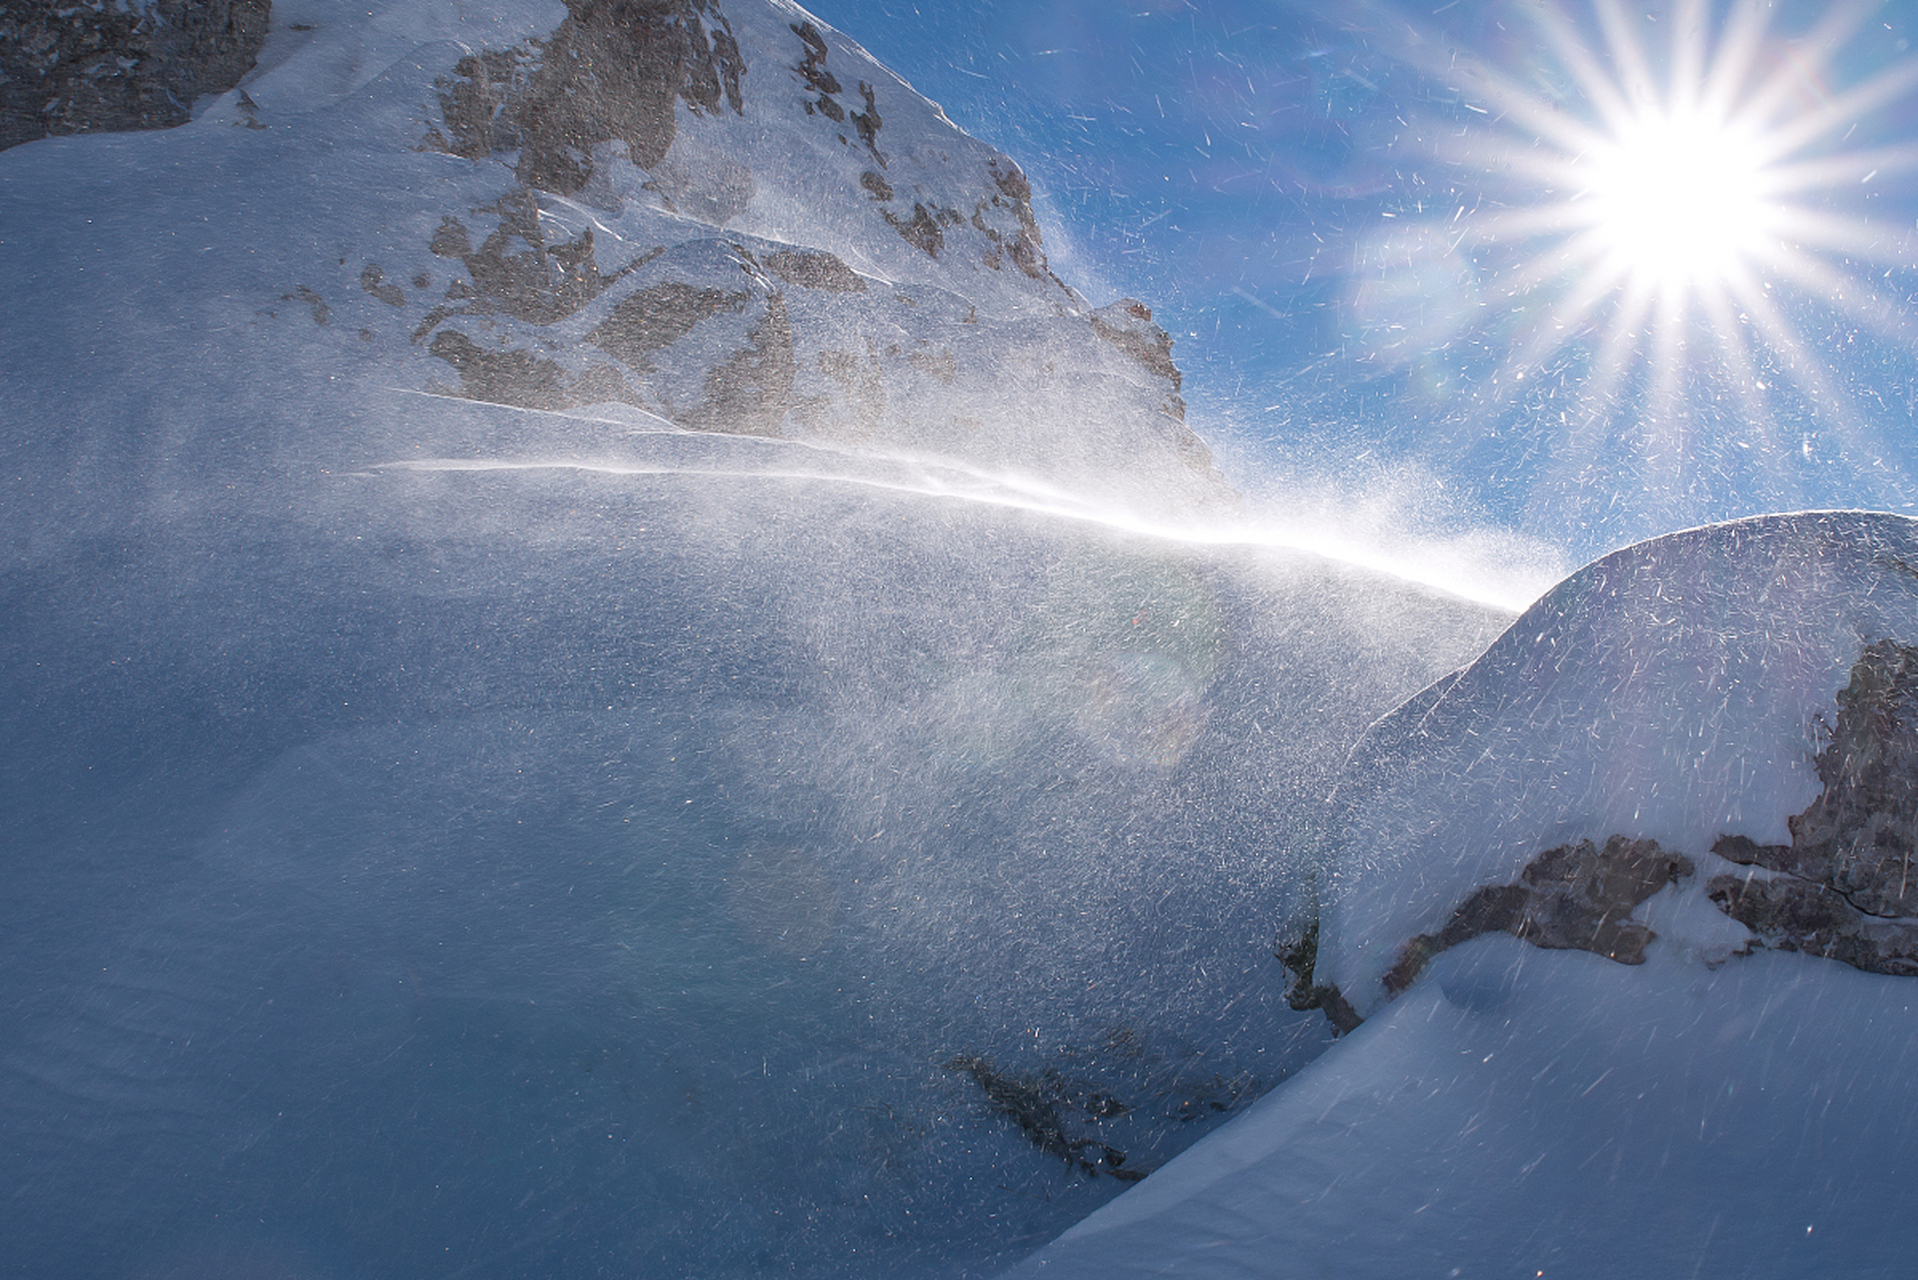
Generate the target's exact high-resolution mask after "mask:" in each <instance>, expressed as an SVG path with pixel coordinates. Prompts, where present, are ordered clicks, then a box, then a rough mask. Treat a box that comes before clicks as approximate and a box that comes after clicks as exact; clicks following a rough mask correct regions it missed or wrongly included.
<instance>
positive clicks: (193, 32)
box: [0, 0, 270, 151]
mask: <svg viewBox="0 0 1918 1280" xmlns="http://www.w3.org/2000/svg"><path fill="white" fill-rule="evenodd" d="M269 7H270V6H269V0H147V2H145V3H134V4H127V3H125V0H119V2H118V3H111V4H110V3H107V2H106V0H81V2H77V3H73V4H57V3H53V2H52V0H24V2H23V3H10V4H8V5H7V6H6V7H5V8H4V9H0V151H4V150H5V149H6V148H8V147H16V146H19V145H20V144H21V143H23V142H32V141H33V140H34V139H35V138H44V137H47V136H48V135H49V134H62V133H93V132H97V131H118V130H130V129H167V128H171V127H173V126H175V125H181V124H185V123H186V122H187V120H188V119H190V118H191V112H192V107H193V101H194V99H196V98H199V97H201V96H203V95H206V94H217V93H225V92H226V91H227V90H228V89H231V88H232V87H233V86H234V85H235V84H238V83H239V81H240V77H242V76H244V75H245V74H246V73H247V72H248V71H250V70H252V69H253V60H254V58H255V57H256V56H257V55H258V53H259V52H260V45H261V44H262V43H263V42H264V41H265V39H266V28H267V12H268V9H269Z"/></svg>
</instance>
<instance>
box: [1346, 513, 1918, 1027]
mask: <svg viewBox="0 0 1918 1280" xmlns="http://www.w3.org/2000/svg"><path fill="white" fill-rule="evenodd" d="M1915 644H1918V523H1914V522H1913V521H1911V520H1908V519H1905V518H1903V517H1899V516H1890V515H1873V514H1860V513H1812V514H1803V515H1789V516H1768V517H1763V518H1757V519H1751V520H1745V521H1740V522H1737V523H1733V524H1728V525H1719V526H1713V527H1709V528H1703V529H1694V530H1690V531H1688V532H1684V533H1677V534H1672V535H1669V536H1667V537H1663V538H1658V539H1654V540H1652V541H1649V542H1645V543H1641V544H1639V545H1636V546H1633V547H1629V548H1626V549H1624V550H1622V551H1618V552H1616V553H1614V554H1612V555H1609V556H1606V557H1605V558H1603V559H1601V560H1599V561H1597V562H1596V563H1594V564H1592V565H1590V566H1588V567H1587V568H1585V569H1583V570H1581V571H1580V572H1578V573H1577V574H1574V575H1573V576H1572V577H1570V578H1568V579H1567V580H1566V581H1565V582H1563V583H1562V584H1560V585H1559V586H1558V587H1557V588H1555V589H1554V590H1553V591H1551V592H1550V593H1549V594H1547V595H1546V596H1545V597H1544V598H1543V599H1541V600H1540V601H1539V602H1538V603H1537V604H1535V605H1534V606H1533V607H1532V608H1531V609H1530V610H1528V611H1527V612H1526V613H1525V614H1524V615H1523V616H1521V617H1520V618H1519V620H1518V621H1517V622H1515V623H1514V624H1513V625H1512V626H1511V627H1510V629H1508V630H1507V631H1506V632H1505V634H1504V635H1503V636H1502V637H1501V638H1500V639H1499V640H1498V641H1497V642H1496V643H1495V644H1493V645H1492V647H1491V648H1490V649H1489V650H1488V651H1487V652H1486V653H1485V654H1484V655H1483V656H1482V657H1481V658H1480V659H1479V660H1478V661H1477V662H1475V663H1474V664H1473V665H1472V666H1470V667H1468V668H1467V669H1466V670H1464V671H1462V672H1460V673H1459V674H1457V675H1456V676H1453V677H1450V678H1448V679H1446V680H1444V681H1441V682H1439V683H1438V684H1436V685H1434V686H1432V687H1431V688H1430V689H1428V690H1426V691H1425V692H1424V693H1422V694H1420V695H1419V696H1418V697H1416V698H1414V699H1412V700H1411V701H1409V702H1408V703H1406V704H1405V705H1404V706H1402V707H1400V708H1399V709H1398V710H1397V711H1395V712H1394V713H1393V714H1392V715H1390V716H1388V717H1386V718H1385V719H1384V720H1383V721H1381V722H1380V723H1379V724H1378V725H1376V726H1375V727H1374V728H1373V729H1372V730H1371V732H1370V733H1369V734H1368V735H1367V737H1366V739H1365V740H1364V741H1363V742H1362V743H1361V744H1360V746H1359V747H1358V748H1357V750H1356V751H1355V752H1354V754H1353V758H1352V760H1351V761H1350V762H1349V763H1348V766H1347V770H1346V774H1345V778H1344V781H1343V782H1342V783H1341V788H1340V801H1341V804H1342V808H1343V813H1344V832H1343V836H1342V843H1341V846H1340V849H1339V852H1338V853H1337V854H1336V855H1335V859H1334V863H1333V865H1332V866H1331V868H1329V874H1328V876H1327V880H1326V883H1325V885H1324V889H1323V905H1322V912H1323V915H1322V924H1321V933H1320V937H1319V942H1318V954H1317V969H1316V979H1317V981H1319V982H1320V983H1329V984H1332V985H1334V986H1336V987H1337V989H1338V990H1339V991H1340V992H1342V993H1343V994H1344V996H1345V998H1346V999H1347V1000H1349V1001H1350V1003H1351V1005H1352V1007H1353V1009H1354V1010H1355V1011H1356V1012H1357V1013H1359V1014H1361V1015H1362V1014H1364V1013H1366V1012H1367V1011H1369V1010H1371V1009H1373V1008H1375V1007H1377V1005H1378V1004H1379V1003H1380V1001H1381V1000H1382V999H1384V998H1385V997H1386V996H1387V995H1388V994H1390V993H1392V992H1395V991H1398V990H1402V989H1403V988H1404V987H1405V986H1407V985H1409V983H1410V982H1411V981H1413V980H1415V979H1416V977H1417V971H1418V969H1419V968H1420V967H1422V965H1423V964H1424V963H1425V962H1426V960H1428V959H1429V957H1430V955H1431V954H1432V953H1433V952H1435V951H1436V950H1439V949H1443V948H1444V947H1445V946H1448V945H1454V944H1455V943H1456V942H1458V941H1462V940H1464V938H1466V937H1469V936H1474V935H1476V934H1478V933H1482V932H1487V931H1491V930H1502V931H1505V932H1512V933H1516V934H1517V935H1518V936H1520V937H1528V936H1529V937H1532V938H1533V939H1534V940H1535V941H1539V942H1540V943H1541V944H1542V945H1548V946H1577V947H1581V948H1583V949H1588V950H1596V951H1598V952H1600V953H1601V954H1609V955H1612V956H1613V957H1614V958H1617V959H1621V960H1626V961H1628V962H1629V961H1635V960H1638V959H1641V958H1642V957H1643V953H1644V950H1645V947H1646V945H1647V944H1648V943H1650V942H1651V941H1652V939H1653V938H1654V937H1662V938H1664V939H1665V941H1666V942H1667V944H1669V946H1671V947H1672V948H1674V949H1684V948H1691V949H1693V950H1695V951H1698V952H1701V953H1703V954H1705V955H1706V956H1707V957H1708V958H1715V959H1716V958H1723V957H1724V956H1725V955H1726V954H1728V953H1729V952H1730V951H1731V950H1732V949H1734V948H1736V947H1740V946H1744V945H1749V944H1750V941H1751V935H1750V934H1748V933H1747V932H1746V930H1745V927H1744V926H1743V925H1741V924H1739V923H1736V922H1734V921H1733V920H1731V919H1728V918H1726V915H1725V914H1723V913H1725V912H1729V913H1730V914H1732V915H1735V916H1737V917H1738V918H1739V919H1740V920H1743V921H1745V922H1746V923H1747V924H1754V925H1757V926H1758V927H1759V932H1760V935H1761V939H1762V938H1763V937H1764V936H1765V935H1766V934H1767V930H1768V929H1770V930H1772V931H1773V932H1772V936H1771V939H1770V940H1771V941H1772V942H1773V944H1774V945H1786V946H1790V947H1792V948H1793V949H1798V950H1815V951H1821V952H1827V953H1836V952H1837V951H1840V950H1842V949H1843V948H1842V947H1839V946H1838V945H1837V944H1836V942H1835V941H1834V937H1835V935H1832V933H1831V931H1830V930H1829V929H1828V930H1826V932H1825V934H1824V935H1820V936H1817V937H1815V936H1812V935H1808V934H1805V933H1804V932H1803V931H1802V930H1798V931H1797V932H1796V933H1794V931H1793V930H1791V929H1786V930H1785V931H1784V932H1783V933H1782V934H1781V933H1778V932H1777V930H1776V926H1778V925H1779V923H1780V922H1779V920H1778V914H1779V910H1780V908H1779V900H1777V893H1776V891H1774V892H1773V894H1772V898H1773V899H1774V901H1773V904H1772V907H1771V908H1766V909H1763V910H1761V909H1760V908H1759V907H1758V906H1756V905H1754V903H1755V901H1756V899H1751V900H1750V901H1747V900H1746V899H1750V898H1751V895H1753V894H1755V893H1756V894H1759V896H1761V897H1762V896H1763V895H1762V893H1760V891H1759V890H1758V889H1755V888H1754V886H1758V885H1762V884H1763V883H1766V882H1769V881H1770V880H1771V879H1772V878H1773V877H1774V876H1776V875H1779V874H1785V875H1789V876H1792V877H1793V878H1795V879H1797V880H1798V881H1800V882H1802V883H1803V884H1805V885H1807V886H1809V887H1810V888H1811V889H1815V890H1817V892H1818V893H1827V892H1829V893H1833V894H1837V895H1839V896H1840V897H1843V896H1844V895H1850V897H1849V899H1848V901H1851V902H1855V903H1856V904H1857V905H1858V906H1859V907H1861V908H1862V910H1864V911H1865V912H1866V913H1868V914H1869V915H1871V916H1872V917H1874V918H1880V917H1886V918H1893V919H1902V918H1903V917H1907V916H1912V915H1918V910H1914V909H1913V908H1914V905H1915V904H1914V902H1913V901H1912V900H1911V897H1910V894H1911V893H1912V892H1918V882H1907V884H1906V885H1904V886H1903V887H1900V886H1899V885H1898V884H1897V880H1898V869H1899V867H1900V866H1901V865H1902V863H1903V862H1904V861H1908V860H1909V855H1910V852H1911V848H1910V832H1909V831H1908V830H1905V829H1903V828H1902V827H1900V825H1899V824H1900V823H1901V822H1908V820H1909V815H1908V814H1907V815H1904V816H1903V817H1902V818H1901V817H1900V816H1899V815H1898V814H1897V813H1895V812H1893V810H1894V809H1896V808H1898V807H1899V806H1903V807H1904V808H1909V807H1910V800H1909V797H1905V798H1903V799H1899V798H1898V796H1897V795H1895V794H1893V793H1894V792H1895V791H1896V787H1895V785H1894V784H1895V782H1896V780H1895V779H1887V778H1886V777H1884V776H1883V775H1884V774H1885V771H1886V767H1887V766H1886V764H1885V759H1886V757H1887V755H1888V754H1889V755H1891V756H1894V757H1895V756H1896V753H1898V752H1900V751H1902V750H1904V749H1905V748H1904V747H1902V746H1900V745H1899V743H1900V735H1902V734H1906V733H1907V732H1908V731H1909V730H1910V729H1911V728H1912V726H1911V725H1909V724H1906V723H1905V721H1906V720H1907V719H1909V717H1906V716H1905V715H1904V711H1905V709H1906V708H1905V701H1906V700H1908V699H1909V697H1910V694H1911V688H1910V681H1909V676H1908V670H1907V668H1908V666H1909V664H1908V662H1906V658H1907V657H1908V656H1909V649H1908V648H1907V647H1908V646H1912V645H1915ZM1873 726H1876V727H1875V728H1874V727H1873ZM1872 788H1876V789H1877V793H1882V794H1877V797H1876V799H1874V798H1873V795H1874V793H1873V792H1872ZM1905 790H1907V791H1908V790H1909V788H1908V787H1907V788H1905ZM1901 842H1902V843H1901ZM1874 848H1875V849H1877V850H1878V852H1876V853H1872V852H1871V850H1872V849H1874ZM1886 850H1890V851H1891V852H1890V853H1887V852H1886ZM1894 855H1895V856H1894ZM1888 857H1889V858H1891V861H1890V863H1889V864H1887V862H1886V859H1887V858H1888ZM1887 866H1888V870H1887ZM1848 868H1849V870H1848ZM1881 872H1882V873H1883V874H1882V875H1881V874H1880V873H1881ZM1886 875H1888V876H1889V877H1890V878H1891V880H1892V881H1893V883H1892V885H1891V886H1890V887H1889V888H1887V887H1886V886H1885V885H1883V884H1882V883H1878V881H1881V880H1882V879H1883V878H1884V876H1886ZM1865 881H1871V882H1872V883H1871V884H1866V883H1864V882H1865ZM1861 893H1863V894H1865V895H1866V896H1865V899H1864V900H1860V899H1859V895H1860V894H1861ZM1874 895H1875V896H1874ZM1581 913H1584V914H1585V915H1587V916H1588V917H1589V919H1588V921H1587V923H1585V924H1579V923H1577V920H1578V918H1579V917H1580V915H1581ZM1873 927H1874V928H1877V927H1878V926H1873ZM1884 927H1887V928H1889V927H1892V926H1889V925H1886V926H1884ZM1567 930H1570V932H1569V934H1568V933H1567V932H1566V931H1567ZM1554 931H1557V932H1556V933H1554ZM1821 937H1822V941H1821V940H1820V938H1821ZM1897 950H1898V944H1896V943H1895V942H1894V943H1893V944H1891V946H1890V950H1889V951H1886V950H1885V949H1884V948H1882V947H1881V948H1879V949H1878V951H1877V952H1874V954H1875V955H1878V960H1877V961H1874V962H1868V963H1866V964H1865V965H1864V966H1863V967H1867V968H1874V967H1875V968H1878V969H1880V970H1881V971H1898V970H1897V968H1896V961H1895V957H1894V955H1893V953H1895V952H1896V951H1897ZM1880 952H1882V954H1879V953H1880ZM1855 958H1863V957H1855Z"/></svg>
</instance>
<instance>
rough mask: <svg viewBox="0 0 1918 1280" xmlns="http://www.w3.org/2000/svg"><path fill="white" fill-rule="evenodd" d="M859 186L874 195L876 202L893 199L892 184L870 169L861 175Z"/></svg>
mask: <svg viewBox="0 0 1918 1280" xmlns="http://www.w3.org/2000/svg"><path fill="white" fill-rule="evenodd" d="M859 185H860V186H862V187H864V188H865V189H866V190H867V191H868V192H870V193H871V194H872V198H873V199H875V200H890V199H892V184H891V183H890V182H887V181H886V179H885V177H884V176H883V175H881V174H878V173H875V172H874V171H873V170H871V169H868V170H866V171H865V172H864V173H862V174H860V175H859Z"/></svg>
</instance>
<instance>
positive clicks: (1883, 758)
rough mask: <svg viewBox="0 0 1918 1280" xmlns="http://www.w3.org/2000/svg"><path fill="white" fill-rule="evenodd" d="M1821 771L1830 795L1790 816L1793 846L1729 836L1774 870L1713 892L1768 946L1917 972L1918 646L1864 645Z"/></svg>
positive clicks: (1737, 858) (1743, 859) (1733, 845)
mask: <svg viewBox="0 0 1918 1280" xmlns="http://www.w3.org/2000/svg"><path fill="white" fill-rule="evenodd" d="M1818 777H1819V780H1820V781H1821V782H1823V783H1824V790H1823V791H1822V792H1821V793H1820V794H1819V796H1818V799H1817V800H1816V801H1814V802H1813V803H1812V806H1811V807H1810V808H1809V809H1807V810H1805V811H1804V812H1803V813H1800V814H1796V815H1794V816H1793V817H1792V819H1791V821H1790V824H1789V825H1790V829H1791V835H1792V840H1791V843H1790V844H1788V845H1761V844H1757V843H1755V842H1754V841H1752V840H1750V839H1748V838H1746V837H1743V836H1727V837H1726V838H1724V839H1722V840H1720V841H1718V842H1717V844H1716V845H1714V846H1713V849H1712V851H1713V852H1714V853H1716V854H1718V855H1719V856H1720V857H1723V858H1726V859H1728V860H1730V861H1732V862H1736V863H1741V864H1744V865H1746V866H1751V867H1757V868H1762V869H1763V870H1765V871H1767V872H1771V873H1774V874H1771V875H1767V876H1737V875H1724V876H1718V877H1715V878H1714V879H1713V880H1712V882H1711V884H1710V885H1709V886H1708V888H1707V892H1708V893H1709V894H1710V895H1711V898H1712V900H1713V901H1714V902H1716V903H1718V904H1719V906H1720V907H1721V908H1722V909H1723V910H1724V911H1725V913H1726V914H1727V915H1730V916H1731V917H1732V918H1734V919H1736V920H1738V921H1739V922H1741V923H1742V924H1744V925H1746V926H1747V927H1749V928H1750V929H1751V930H1752V931H1753V932H1754V933H1756V934H1757V935H1758V936H1759V938H1760V939H1761V940H1763V942H1764V943H1765V945H1767V946H1770V947H1775V948H1778V949H1779V950H1783V951H1803V952H1809V953H1811V954H1813V955H1822V956H1829V957H1830V958H1832V959H1834V960H1842V961H1844V962H1845V963H1846V964H1849V965H1851V966H1853V967H1854V968H1858V969H1864V970H1867V971H1868V972H1872V973H1898V974H1918V879H1914V877H1913V876H1912V874H1911V861H1912V852H1913V849H1914V846H1918V648H1914V647H1912V646H1909V645H1903V644H1899V643H1897V642H1896V641H1892V640H1881V641H1878V642H1877V643H1875V644H1872V645H1869V646H1867V647H1866V649H1865V651H1864V654H1863V656H1861V657H1860V658H1859V660H1858V664H1857V665H1856V666H1855V667H1853V668H1852V674H1851V683H1850V685H1848V686H1847V687H1846V688H1845V689H1844V690H1842V691H1841V692H1840V693H1839V695H1838V717H1837V720H1836V722H1835V723H1834V724H1833V725H1832V729H1831V741H1830V742H1829V743H1827V744H1826V746H1825V749H1824V750H1823V751H1821V752H1820V753H1819V755H1818Z"/></svg>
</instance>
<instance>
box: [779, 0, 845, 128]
mask: <svg viewBox="0 0 1918 1280" xmlns="http://www.w3.org/2000/svg"><path fill="white" fill-rule="evenodd" d="M787 25H788V26H790V27H791V28H792V33H793V34H794V35H796V36H798V37H799V42H800V43H801V44H802V45H804V46H805V48H806V56H805V58H804V59H802V60H801V61H800V62H799V63H798V64H797V65H795V66H794V67H793V70H794V71H796V72H798V73H799V78H800V79H801V80H803V81H804V82H805V84H806V88H807V89H808V90H810V91H811V92H813V93H816V94H818V95H819V96H818V97H817V98H813V99H810V100H808V101H807V102H806V112H807V114H808V115H810V114H812V113H813V112H814V111H818V112H820V113H822V114H824V115H825V116H826V118H827V119H829V120H834V121H838V122H841V123H843V122H844V121H845V119H846V109H845V108H844V107H842V106H840V105H839V100H838V98H837V96H836V95H837V94H838V93H840V92H841V89H840V85H839V79H838V77H837V76H835V75H833V73H832V72H830V71H828V70H826V54H827V49H826V37H824V36H822V35H820V34H819V28H818V27H815V26H814V25H813V24H812V23H810V22H793V23H789V24H787Z"/></svg>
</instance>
